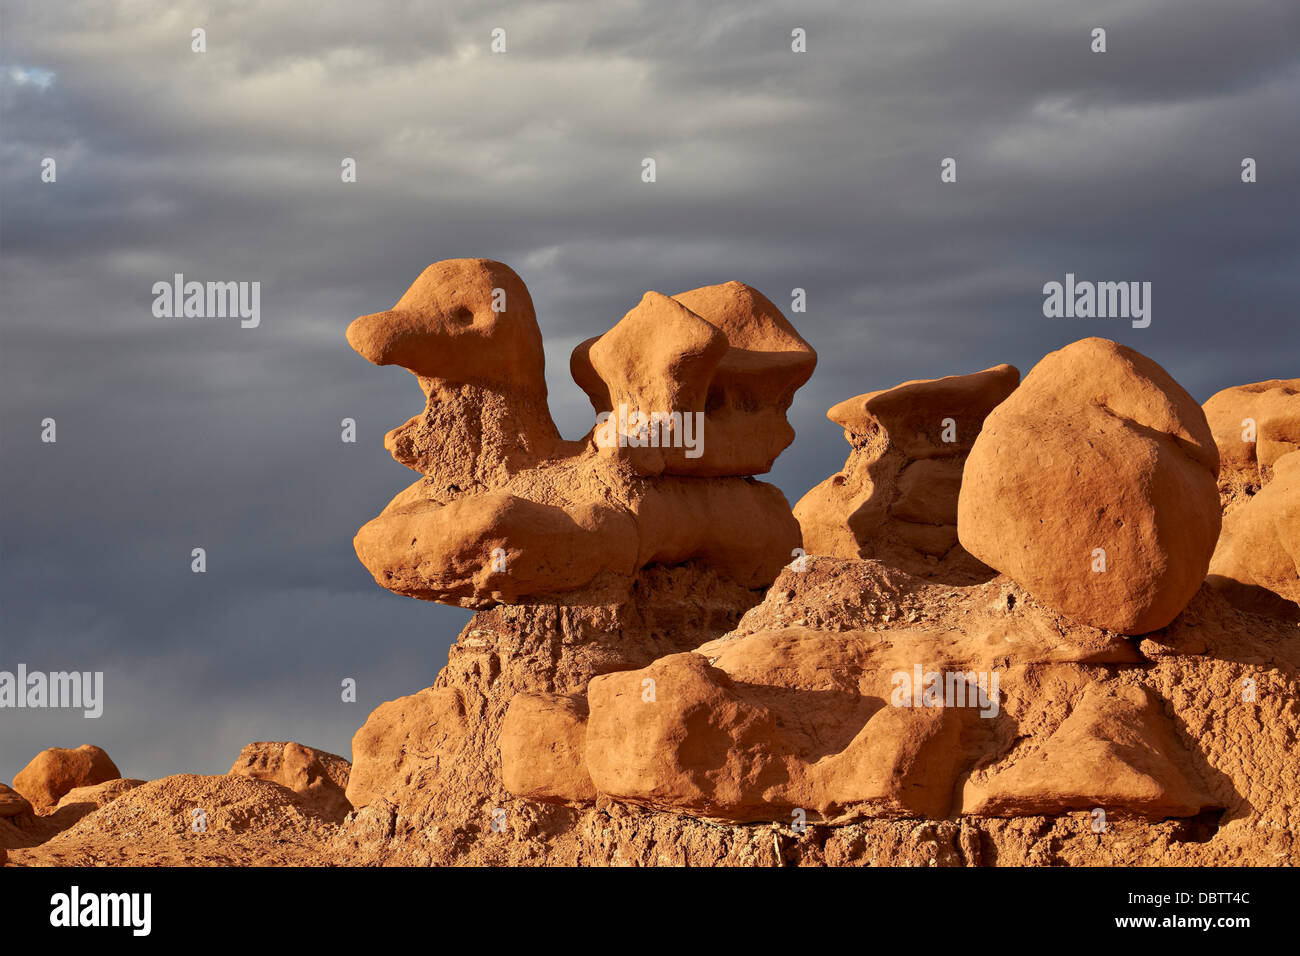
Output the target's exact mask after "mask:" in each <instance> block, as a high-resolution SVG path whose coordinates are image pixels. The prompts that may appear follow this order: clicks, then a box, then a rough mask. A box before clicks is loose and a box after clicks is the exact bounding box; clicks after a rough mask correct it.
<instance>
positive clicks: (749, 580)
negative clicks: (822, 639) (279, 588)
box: [348, 259, 816, 607]
mask: <svg viewBox="0 0 1300 956" xmlns="http://www.w3.org/2000/svg"><path fill="white" fill-rule="evenodd" d="M693 309H698V310H700V311H699V312H698V313H697V312H696V311H693ZM348 341H349V343H350V344H351V345H352V346H353V348H355V349H356V350H357V351H358V352H360V353H361V354H362V355H363V356H365V357H366V358H368V359H370V360H371V361H372V362H375V363H377V364H397V365H401V366H403V367H405V368H407V369H408V370H410V371H411V372H412V373H414V374H415V375H416V376H417V378H418V380H419V383H420V387H421V389H422V391H423V392H424V394H425V396H426V406H425V412H424V414H423V415H422V416H417V417H416V418H413V419H411V420H410V421H409V422H407V423H406V424H405V425H403V426H402V427H401V428H399V429H397V430H395V431H394V432H391V433H389V435H388V438H387V439H386V445H387V446H388V448H389V450H390V451H391V452H392V453H393V455H394V457H395V458H397V460H398V461H401V462H402V463H403V464H406V465H408V466H409V467H411V468H414V469H415V470H417V471H419V472H421V474H423V475H424V477H423V478H422V479H420V480H419V481H417V482H416V483H415V484H413V485H411V486H410V487H409V488H407V489H406V490H405V491H403V492H402V493H400V494H399V495H398V496H397V497H395V498H394V499H393V500H392V501H391V502H390V503H389V504H388V506H387V507H386V508H385V509H384V510H383V512H382V513H381V514H380V515H379V516H378V517H377V518H375V519H374V520H373V521H371V522H369V523H368V524H367V525H365V527H363V528H362V529H361V530H360V531H359V532H358V533H357V536H356V540H355V542H354V544H355V547H356V551H357V556H358V557H359V558H360V559H361V562H362V563H363V564H364V565H365V566H366V567H367V568H368V569H369V570H370V572H371V573H372V574H373V575H374V577H375V580H376V581H377V582H378V583H379V584H381V585H383V586H384V587H386V588H388V589H389V590H392V591H395V592H397V593H399V594H406V595H410V596H411V597H418V598H424V599H426V600H433V601H441V602H444V603H448V604H459V605H463V606H466V607H489V606H491V605H493V604H502V603H505V604H509V603H517V602H520V601H558V602H564V603H571V604H572V603H591V602H596V603H599V602H600V601H602V600H608V599H610V598H614V599H625V598H626V597H627V595H628V593H629V591H630V590H631V588H632V587H633V583H634V581H635V578H636V575H637V573H638V572H639V571H640V570H641V569H643V568H645V567H647V566H650V565H667V566H674V565H680V564H685V563H687V562H690V561H696V562H699V563H701V564H704V565H707V566H709V567H711V568H714V569H715V570H717V571H718V572H719V573H720V574H722V575H724V576H725V577H728V578H729V579H731V580H733V581H735V582H736V583H738V584H740V585H741V586H742V587H745V588H750V589H753V588H761V587H764V586H766V585H767V584H769V583H771V581H772V579H773V578H774V577H775V576H776V573H777V571H779V570H780V568H781V566H782V565H783V564H785V563H786V562H787V561H789V560H790V558H791V556H792V553H793V552H794V550H795V549H796V548H797V547H798V545H799V527H798V524H797V522H795V521H794V519H793V517H792V516H791V514H790V509H789V505H788V503H787V502H786V500H785V498H784V496H783V495H782V494H781V492H780V491H778V490H777V489H776V488H775V487H773V486H771V485H767V484H764V483H762V482H758V481H755V480H754V479H753V478H752V477H750V476H752V475H754V474H757V473H759V472H761V471H766V470H767V469H768V468H769V467H770V466H771V462H772V459H773V458H775V457H776V455H777V453H779V452H780V450H781V449H782V448H784V447H785V446H786V445H787V444H788V443H789V442H790V440H791V438H792V437H793V431H792V430H791V429H790V427H789V425H788V424H787V423H786V421H785V411H786V409H787V408H788V407H789V404H790V401H791V399H792V397H793V395H794V391H795V389H797V388H798V387H799V385H801V384H803V382H804V381H805V380H807V378H808V376H809V375H810V374H811V373H812V367H813V365H814V364H815V362H816V355H815V354H814V353H813V351H812V349H811V348H810V347H809V346H808V345H807V343H805V342H804V341H803V340H802V339H800V338H799V336H798V334H797V333H795V332H794V330H793V329H792V328H791V327H790V326H789V323H787V322H786V321H785V319H784V318H783V317H782V316H781V314H780V312H779V311H777V309H776V307H775V306H773V305H772V304H771V302H769V301H768V300H767V299H765V298H764V297H763V296H761V295H760V294H759V293H757V292H756V291H754V290H753V289H750V288H749V287H748V286H744V285H741V284H740V283H734V282H733V283H728V284H726V285H723V286H713V287H709V288H706V289H697V290H694V291H693V292H687V293H682V295H680V296H677V297H675V298H671V299H670V298H668V297H667V296H662V295H659V294H658V293H653V292H651V293H647V294H646V296H645V297H644V298H643V300H642V302H641V304H640V305H639V306H637V308H635V309H633V310H632V311H631V312H629V313H628V315H627V316H625V317H624V319H623V320H622V321H621V322H619V323H618V324H617V325H616V326H615V327H614V328H613V329H612V330H611V331H610V332H608V333H606V334H605V335H604V336H600V337H599V338H597V339H594V340H591V341H589V342H586V343H583V344H582V345H581V346H579V347H578V350H577V351H576V352H575V355H574V360H573V371H574V374H575V377H577V379H578V381H579V383H580V384H581V385H582V386H583V388H584V389H586V390H587V392H588V394H589V395H591V397H592V401H593V403H594V404H595V405H596V408H597V410H598V411H609V410H610V409H611V408H612V409H614V410H615V411H616V413H617V412H618V409H619V408H620V407H623V408H626V409H628V410H630V411H632V412H637V413H644V414H652V413H658V414H662V415H667V416H673V415H675V416H676V418H675V419H671V421H672V429H671V430H670V431H668V432H664V431H663V430H661V429H660V428H659V427H658V426H656V427H655V428H654V429H650V430H646V431H645V434H644V435H643V434H642V430H639V429H628V428H625V427H622V426H621V425H619V423H620V422H624V421H626V420H627V415H625V414H623V415H616V418H615V419H614V420H613V425H607V424H604V423H601V422H598V423H597V425H595V426H593V428H592V431H591V432H590V433H588V435H587V436H585V437H584V438H582V439H580V440H578V441H564V440H562V439H561V438H560V437H559V434H558V432H557V431H556V429H555V426H554V424H553V423H552V421H551V418H550V413H549V411H548V410H547V407H546V387H545V383H544V380H543V377H542V345H541V335H540V332H539V331H538V329H537V321H536V318H535V316H534V314H533V307H532V302H531V300H530V299H529V297H528V291H527V289H526V288H525V287H524V284H523V282H522V281H521V280H520V279H519V277H518V276H516V275H515V274H514V272H513V271H511V270H510V269H509V268H508V267H507V266H504V265H502V264H501V263H499V262H491V261H488V260H484V259H455V260H450V261H448V262H441V263H437V264H435V265H432V266H430V267H429V268H428V269H426V270H425V271H424V273H423V274H422V275H421V276H420V278H419V279H418V280H417V281H416V283H415V285H413V286H412V287H411V289H410V290H408V291H407V293H406V295H404V296H403V297H402V299H401V300H400V301H399V302H398V303H397V305H396V306H395V307H394V308H393V309H391V310H389V311H387V312H382V313H378V314H376V315H368V316H362V317H361V318H359V319H357V320H356V321H355V322H353V323H352V325H351V326H350V327H349V329H348ZM696 413H699V414H700V415H701V416H702V418H703V428H702V431H699V433H698V434H696V435H694V436H691V437H693V438H699V439H702V444H700V445H695V444H694V443H693V442H692V443H690V444H687V442H686V439H687V437H688V436H687V434H686V429H687V428H688V427H693V426H688V424H687V421H686V420H685V419H683V418H682V416H687V418H689V419H690V422H692V423H693V422H694V421H695V419H694V417H693V416H694V415H695V414H696ZM620 428H621V429H622V430H621V431H620ZM629 431H630V432H631V434H629ZM697 431H698V430H697ZM610 435H612V436H613V440H612V441H604V440H602V436H610ZM629 440H630V442H629ZM643 440H644V441H645V442H646V443H647V444H646V445H645V446H644V447H642V442H643ZM650 442H653V444H649V443H650ZM665 444H667V445H669V446H671V447H664V445H665ZM679 444H680V445H681V447H676V446H677V445H679ZM655 446H657V447H655ZM693 449H695V450H698V451H700V452H701V454H700V455H698V456H694V455H693ZM704 476H708V477H707V478H706V477H704Z"/></svg>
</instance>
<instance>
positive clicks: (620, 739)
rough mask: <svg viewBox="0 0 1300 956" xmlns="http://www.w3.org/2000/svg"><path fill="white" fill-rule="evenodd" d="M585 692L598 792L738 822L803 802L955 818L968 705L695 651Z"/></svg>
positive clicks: (784, 812)
mask: <svg viewBox="0 0 1300 956" xmlns="http://www.w3.org/2000/svg"><path fill="white" fill-rule="evenodd" d="M785 636H786V635H782V637H785ZM771 637H772V636H770V635H763V636H754V637H751V638H748V639H746V640H745V641H744V642H743V644H742V645H741V646H737V647H733V648H728V650H729V651H730V654H731V655H743V654H744V652H745V650H747V649H748V648H747V647H746V646H744V645H749V644H753V643H756V642H763V641H765V639H768V640H770V639H771ZM807 637H808V635H806V634H801V635H798V638H807ZM810 641H811V643H813V644H817V643H819V641H818V640H817V638H816V636H813V637H812V638H810ZM802 643H803V641H802V640H796V642H795V645H796V646H798V645H799V644H802ZM788 646H789V645H787V648H788ZM763 650H764V651H767V650H769V648H768V647H764V648H763ZM718 663H719V664H721V663H722V661H721V660H719V661H718ZM797 666H798V665H797V664H796V665H794V668H793V669H797ZM832 674H833V671H827V672H823V673H822V675H821V676H823V678H825V679H831V680H833V678H832V677H831V675H832ZM647 681H652V682H653V683H651V684H647V683H646V682H647ZM588 699H589V702H590V707H591V718H590V722H589V724H588V728H587V766H588V768H589V770H590V772H591V779H592V781H593V782H594V784H595V786H596V789H597V790H599V791H600V792H601V793H605V794H608V795H610V796H612V797H615V798H617V799H620V800H625V801H630V802H633V803H638V804H641V805H644V806H651V807H657V808H661V809H668V810H677V811H685V812H690V813H692V814H693V815H696V816H703V817H711V818H722V819H729V820H741V821H750V820H786V821H788V820H790V819H791V815H792V814H793V813H794V811H795V810H797V809H802V810H803V811H804V812H805V814H806V815H807V816H808V817H809V818H814V819H815V818H821V819H826V820H832V821H834V820H845V819H852V818H855V817H861V816H927V815H929V816H940V817H941V816H945V815H946V813H947V810H948V802H949V800H950V799H951V793H952V786H953V783H954V781H955V779H956V774H957V772H958V770H959V769H960V763H961V761H962V758H963V756H964V754H963V752H962V748H961V736H962V731H963V725H964V723H965V722H966V721H964V720H963V719H962V718H963V717H964V716H969V713H970V712H969V711H968V712H966V713H965V714H961V713H960V712H958V711H957V710H955V709H951V708H945V707H938V708H917V709H910V708H909V709H906V710H904V709H901V708H894V707H891V706H888V705H886V704H885V702H884V701H882V700H879V699H877V698H873V697H869V696H866V695H862V694H859V693H857V692H856V688H847V687H833V686H832V687H830V688H821V689H808V688H804V687H800V686H798V685H795V686H793V687H792V686H789V685H769V684H758V683H749V682H740V681H733V680H732V679H731V678H730V676H729V675H728V674H727V673H726V671H724V670H723V669H722V668H721V667H715V666H712V665H711V664H710V663H709V661H708V660H707V659H706V658H705V657H703V656H702V655H701V654H694V653H692V654H677V655H672V656H669V657H665V658H662V659H660V660H658V661H656V662H655V663H654V664H652V665H650V667H648V668H645V669H644V670H639V671H630V672H624V673H620V674H608V675H604V676H601V677H597V678H596V679H594V680H593V681H592V682H591V684H590V686H589V688H588Z"/></svg>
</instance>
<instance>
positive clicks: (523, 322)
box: [347, 259, 546, 397]
mask: <svg viewBox="0 0 1300 956" xmlns="http://www.w3.org/2000/svg"><path fill="white" fill-rule="evenodd" d="M498 290H499V292H498ZM498 305H499V306H500V308H499V309H498V308H497V306H498ZM347 337H348V344H349V345H351V346H352V348H353V349H355V350H356V351H357V352H358V353H360V354H361V355H363V356H364V357H365V358H367V359H369V360H370V361H371V362H374V363H375V364H376V365H400V366H402V367H403V368H405V369H408V370H410V371H411V372H412V373H414V374H415V375H417V376H419V377H421V378H425V379H440V380H444V381H447V382H455V383H472V384H476V385H493V386H496V387H498V388H500V389H502V390H503V391H507V392H511V393H513V392H519V391H530V392H534V393H537V394H540V395H541V396H542V397H545V395H546V379H545V376H544V373H543V366H544V357H543V353H542V335H541V332H540V331H539V330H538V328H537V316H536V313H534V311H533V300H532V297H531V296H529V294H528V288H527V287H526V286H525V285H524V283H523V280H522V279H520V278H519V276H518V275H516V274H515V272H514V270H513V269H511V268H510V267H509V266H507V265H505V264H503V263H500V262H493V261H492V260H491V259H445V260H443V261H442V262H435V263H434V264H433V265H431V266H429V267H428V268H427V269H425V270H424V272H422V273H420V277H419V278H418V279H416V280H415V282H414V283H413V284H412V285H411V287H410V288H409V289H407V290H406V293H405V294H404V295H403V296H402V297H401V298H400V299H399V300H398V301H397V304H396V305H395V306H393V308H391V309H390V310H388V311H387V312H379V313H376V314H374V315H363V316H361V317H360V318H359V319H357V320H356V321H354V322H353V323H352V324H351V325H350V326H348V331H347Z"/></svg>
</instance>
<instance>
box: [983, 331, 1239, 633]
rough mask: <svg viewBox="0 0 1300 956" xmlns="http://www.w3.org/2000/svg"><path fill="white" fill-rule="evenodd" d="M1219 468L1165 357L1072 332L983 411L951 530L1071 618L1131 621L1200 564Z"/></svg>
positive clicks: (1147, 619)
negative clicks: (1074, 338)
mask: <svg viewBox="0 0 1300 956" xmlns="http://www.w3.org/2000/svg"><path fill="white" fill-rule="evenodd" d="M1217 471H1218V451H1217V449H1216V448H1215V445H1214V441H1213V438H1212V436H1211V434H1210V429H1209V426H1208V424H1207V423H1206V421H1205V416H1204V414H1203V413H1202V412H1201V409H1200V408H1199V407H1198V406H1197V405H1196V403H1195V402H1194V401H1193V400H1192V399H1191V397H1190V396H1188V395H1187V393H1186V392H1185V391H1183V389H1182V388H1181V387H1179V385H1178V384H1177V383H1176V382H1175V381H1174V380H1173V379H1172V378H1170V376H1169V375H1168V373H1167V372H1165V371H1164V369H1162V368H1160V366H1158V365H1157V364H1156V363H1155V362H1152V361H1151V360H1150V359H1148V358H1146V357H1145V356H1142V355H1139V354H1138V353H1137V352H1134V351H1133V350H1132V349H1129V348H1126V347H1124V346H1121V345H1117V344H1115V343H1114V342H1110V341H1107V340H1105V339H1095V338H1094V339H1082V340H1080V341H1078V342H1075V343H1073V344H1072V345H1069V346H1067V347H1065V348H1063V349H1061V350H1059V351H1057V352H1052V353H1050V354H1049V355H1047V356H1046V357H1045V358H1044V359H1043V360H1042V361H1041V362H1039V363H1038V365H1036V366H1035V367H1034V368H1033V370H1031V371H1030V373H1029V375H1027V376H1026V377H1025V380H1024V382H1023V383H1022V384H1021V385H1020V387H1019V388H1018V389H1017V390H1016V391H1015V392H1014V393H1013V394H1012V395H1011V397H1010V398H1008V399H1007V400H1006V401H1005V402H1003V403H1002V404H1001V405H1000V406H998V407H997V408H996V409H994V411H993V412H992V413H990V414H989V416H988V417H987V418H986V419H985V421H984V428H983V430H982V431H981V432H980V434H979V437H978V438H977V439H976V440H975V445H974V447H973V448H972V449H971V452H970V455H969V457H968V458H967V459H966V466H965V469H964V471H963V474H962V485H961V493H960V496H959V499H958V520H957V528H958V534H959V537H960V540H961V543H962V545H963V546H964V547H965V548H966V550H967V551H969V552H970V553H971V554H972V555H974V556H975V557H976V558H978V559H979V560H981V561H983V562H985V563H986V564H988V565H990V566H991V567H994V568H997V569H998V570H1000V571H1003V572H1005V573H1006V574H1008V575H1009V576H1010V577H1012V578H1014V579H1015V580H1016V581H1017V582H1019V583H1020V584H1022V585H1023V586H1024V587H1025V588H1026V589H1028V590H1029V591H1030V592H1031V593H1033V594H1034V595H1035V596H1037V597H1038V598H1039V599H1040V600H1042V601H1043V602H1044V603H1046V604H1049V605H1051V606H1053V607H1055V608H1058V609H1059V610H1060V611H1061V612H1062V613H1064V614H1066V615H1067V616H1068V617H1070V618H1072V619H1074V620H1076V621H1079V622H1081V623H1084V624H1089V625H1092V626H1095V627H1103V628H1107V629H1109V630H1114V631H1118V632H1120V633H1124V634H1142V633H1145V632H1148V631H1153V630H1156V629H1158V628H1161V627H1163V626H1165V625H1166V624H1168V623H1169V622H1170V621H1172V620H1173V618H1174V617H1175V616H1176V615H1177V614H1178V612H1179V611H1181V610H1182V609H1183V607H1185V606H1186V604H1187V602H1188V601H1189V600H1190V599H1191V597H1192V595H1193V594H1195V593H1196V590H1197V588H1199V587H1200V584H1201V582H1202V580H1203V579H1204V577H1205V571H1206V568H1207V567H1208V566H1209V559H1210V555H1211V553H1212V552H1213V550H1214V544H1215V541H1216V540H1217V538H1218V534H1219V524H1220V514H1219V506H1218V494H1217V491H1216V485H1215V477H1216V474H1217ZM1103 559H1104V564H1103V563H1102V560H1103ZM1102 567H1104V569H1105V570H1104V571H1103V570H1100V569H1101V568H1102ZM1094 569H1097V570H1094Z"/></svg>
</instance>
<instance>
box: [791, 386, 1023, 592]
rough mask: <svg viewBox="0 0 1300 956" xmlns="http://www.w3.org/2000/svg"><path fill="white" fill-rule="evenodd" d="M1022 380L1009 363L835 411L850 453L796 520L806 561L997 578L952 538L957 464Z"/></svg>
mask: <svg viewBox="0 0 1300 956" xmlns="http://www.w3.org/2000/svg"><path fill="white" fill-rule="evenodd" d="M1019 381H1020V373H1019V372H1018V371H1017V370H1016V369H1015V368H1014V367H1013V366H1010V365H998V366H995V367H993V368H989V369H985V370H984V371H982V372H974V373H972V374H970V375H950V376H948V377H946V378H939V379H929V380H922V381H912V382H904V383H903V384H901V385H897V386H895V387H893V388H890V389H885V390H882V391H876V392H868V393H867V394H865V395H859V396H857V397H856V398H851V399H848V400H847V401H843V402H840V403H839V404H838V405H835V406H833V407H832V408H831V409H830V411H828V412H827V413H826V417H827V418H829V419H830V420H831V421H833V422H835V423H836V424H837V425H839V426H840V427H841V428H843V429H844V438H845V440H846V441H847V442H848V443H849V445H850V447H851V448H852V451H850V453H849V457H848V460H847V461H845V463H844V467H843V469H842V470H841V471H840V472H838V473H837V474H834V475H832V476H831V477H829V478H827V479H826V480H825V481H823V482H821V483H820V484H819V485H817V486H816V487H814V488H812V489H811V490H810V491H808V493H807V494H805V495H804V496H803V497H802V498H801V499H800V500H799V502H798V504H796V505H795V508H794V515H795V517H796V518H797V519H798V520H799V526H800V528H801V530H802V533H803V547H804V549H805V550H806V551H807V552H808V553H810V554H825V555H831V556H833V557H841V558H876V559H878V560H881V561H884V562H886V563H888V564H891V565H893V566H895V567H898V568H901V569H903V570H905V571H908V572H909V573H912V574H916V575H918V576H921V577H925V578H930V579H938V580H943V581H947V582H950V583H970V582H972V581H977V580H985V579H987V578H989V577H992V575H993V572H992V571H991V570H989V569H988V568H987V567H985V566H984V565H983V564H981V563H980V562H979V561H976V560H975V559H974V558H972V557H971V556H970V555H969V554H968V553H967V552H966V550H965V549H964V548H962V546H961V545H960V544H959V543H958V540H957V495H958V491H959V489H960V488H961V480H962V467H963V465H964V464H965V461H966V454H967V452H969V451H970V448H971V445H972V444H974V442H975V438H976V436H977V435H978V434H979V432H980V428H981V427H982V426H983V424H984V418H985V416H987V415H988V413H989V412H991V411H992V410H993V409H994V408H995V407H996V406H997V405H998V404H999V403H1001V402H1002V401H1003V400H1005V399H1006V397H1007V396H1008V395H1010V394H1011V393H1012V392H1013V391H1014V390H1015V388H1016V385H1017V383H1018V382H1019Z"/></svg>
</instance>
